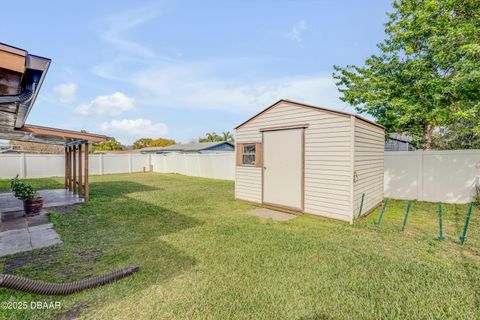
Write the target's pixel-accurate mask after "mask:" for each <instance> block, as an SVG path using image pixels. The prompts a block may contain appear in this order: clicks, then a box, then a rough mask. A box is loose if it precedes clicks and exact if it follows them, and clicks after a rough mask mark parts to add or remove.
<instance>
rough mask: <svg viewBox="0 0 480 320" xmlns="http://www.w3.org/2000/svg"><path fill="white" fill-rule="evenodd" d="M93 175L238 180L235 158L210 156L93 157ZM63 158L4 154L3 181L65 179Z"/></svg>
mask: <svg viewBox="0 0 480 320" xmlns="http://www.w3.org/2000/svg"><path fill="white" fill-rule="evenodd" d="M89 164H90V165H89V169H90V171H89V172H90V174H92V175H102V174H111V173H131V172H142V171H154V172H162V173H180V174H184V175H188V176H195V177H205V178H212V179H226V180H234V178H235V155H234V153H233V152H231V153H208V154H207V153H206V154H178V153H172V154H168V155H161V154H151V155H150V154H134V153H133V154H102V155H90V156H89ZM64 170H65V166H64V159H63V154H48V155H47V154H0V179H8V178H13V177H15V176H16V175H17V174H18V175H19V176H20V177H21V178H45V177H54V176H63V175H64Z"/></svg>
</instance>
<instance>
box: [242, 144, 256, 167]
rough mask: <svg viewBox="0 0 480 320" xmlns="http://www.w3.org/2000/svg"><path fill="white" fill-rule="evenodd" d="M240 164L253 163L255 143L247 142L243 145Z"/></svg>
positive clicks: (252, 164)
mask: <svg viewBox="0 0 480 320" xmlns="http://www.w3.org/2000/svg"><path fill="white" fill-rule="evenodd" d="M242 151H243V152H242V164H245V165H251V166H254V165H255V144H254V143H249V144H244V145H243V150H242Z"/></svg>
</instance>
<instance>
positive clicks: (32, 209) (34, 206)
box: [23, 197, 43, 216]
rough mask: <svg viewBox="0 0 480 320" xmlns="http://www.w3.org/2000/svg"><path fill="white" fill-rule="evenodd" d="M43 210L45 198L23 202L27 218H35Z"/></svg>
mask: <svg viewBox="0 0 480 320" xmlns="http://www.w3.org/2000/svg"><path fill="white" fill-rule="evenodd" d="M42 208H43V198H42V197H36V198H33V199H28V200H24V201H23V210H25V214H26V215H27V216H33V215H36V214H39V213H40V211H41V210H42Z"/></svg>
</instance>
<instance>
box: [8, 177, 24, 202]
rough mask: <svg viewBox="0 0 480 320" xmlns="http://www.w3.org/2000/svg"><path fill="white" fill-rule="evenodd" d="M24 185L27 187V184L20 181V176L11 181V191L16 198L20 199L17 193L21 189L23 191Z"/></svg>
mask: <svg viewBox="0 0 480 320" xmlns="http://www.w3.org/2000/svg"><path fill="white" fill-rule="evenodd" d="M24 185H25V183H24V182H22V181H20V180H19V179H18V175H17V176H16V177H15V178H13V179H12V180H11V181H10V189H11V190H12V192H13V194H14V195H15V197H17V198H18V196H17V192H18V191H19V190H20V189H22V188H23V186H24Z"/></svg>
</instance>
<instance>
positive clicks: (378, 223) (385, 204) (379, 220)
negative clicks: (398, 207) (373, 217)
mask: <svg viewBox="0 0 480 320" xmlns="http://www.w3.org/2000/svg"><path fill="white" fill-rule="evenodd" d="M387 203H388V198H385V203H384V204H383V208H382V213H380V217H378V221H377V226H379V225H380V223H381V222H382V218H383V214H384V213H385V208H387Z"/></svg>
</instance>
